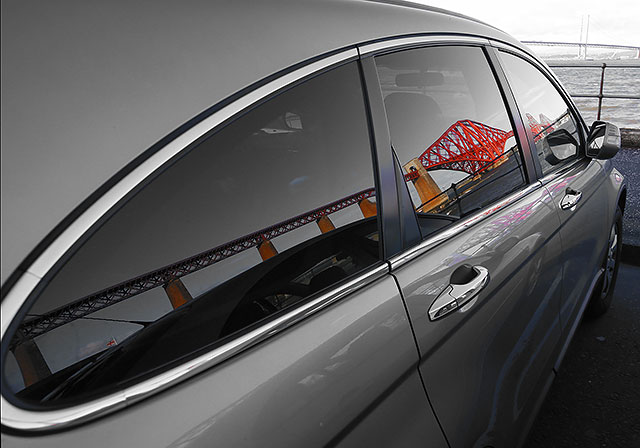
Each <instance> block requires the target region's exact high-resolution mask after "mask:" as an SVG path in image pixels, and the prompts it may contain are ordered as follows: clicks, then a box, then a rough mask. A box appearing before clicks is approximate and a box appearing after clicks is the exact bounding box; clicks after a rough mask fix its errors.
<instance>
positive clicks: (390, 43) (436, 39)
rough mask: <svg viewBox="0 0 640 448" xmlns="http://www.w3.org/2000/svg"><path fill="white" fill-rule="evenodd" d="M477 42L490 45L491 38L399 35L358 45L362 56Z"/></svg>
mask: <svg viewBox="0 0 640 448" xmlns="http://www.w3.org/2000/svg"><path fill="white" fill-rule="evenodd" d="M433 43H438V44H448V43H450V44H465V43H466V44H477V45H488V44H489V40H488V39H486V38H480V37H475V36H454V35H446V34H441V35H431V36H415V37H398V38H392V39H389V40H385V41H382V42H375V43H372V44H365V45H362V46H359V47H358V51H359V52H360V56H366V55H370V54H372V53H378V52H381V51H386V50H395V49H402V48H410V47H419V46H422V45H424V44H433Z"/></svg>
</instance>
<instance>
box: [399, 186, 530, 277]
mask: <svg viewBox="0 0 640 448" xmlns="http://www.w3.org/2000/svg"><path fill="white" fill-rule="evenodd" d="M541 187H542V184H541V183H540V181H536V183H534V184H531V185H528V186H526V187H525V188H523V189H522V190H519V191H517V192H515V193H512V194H511V195H509V196H507V197H505V198H502V199H500V200H499V201H497V202H496V203H494V204H492V205H489V206H488V207H486V208H485V209H484V210H481V211H479V212H477V213H474V214H473V215H471V216H469V217H467V218H464V219H463V220H461V221H460V222H458V223H456V224H455V225H453V226H452V227H450V228H448V229H445V230H443V231H442V232H440V233H438V234H436V235H434V236H432V237H430V238H427V239H426V240H424V241H422V242H421V243H419V244H418V245H416V246H414V247H412V248H410V249H408V250H406V251H404V252H403V253H401V254H398V255H396V256H394V257H393V258H391V259H390V260H389V265H390V267H391V271H392V272H393V271H394V270H396V269H398V268H400V267H401V266H403V265H404V264H406V263H408V262H410V261H412V260H414V259H415V258H417V257H419V256H421V255H423V254H425V253H426V252H428V251H430V250H431V249H433V248H434V247H436V246H438V245H440V244H441V243H443V242H445V241H447V240H448V239H450V238H453V237H455V236H457V235H459V234H460V233H462V232H464V231H465V230H467V229H469V228H470V227H473V226H474V225H476V224H478V223H479V222H482V221H484V220H485V219H486V218H488V217H490V216H492V215H495V214H496V213H498V212H500V211H502V210H504V209H505V208H506V207H508V206H510V205H512V204H514V203H516V202H518V201H519V200H520V199H522V198H524V197H525V196H527V195H528V194H530V193H532V192H534V191H536V190H538V189H540V188H541Z"/></svg>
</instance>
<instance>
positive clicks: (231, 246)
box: [4, 64, 380, 402]
mask: <svg viewBox="0 0 640 448" xmlns="http://www.w3.org/2000/svg"><path fill="white" fill-rule="evenodd" d="M373 185H374V182H373V168H372V162H371V149H370V146H369V133H368V129H367V124H366V115H365V111H364V99H363V97H362V93H361V84H360V78H359V73H358V70H357V67H356V66H355V64H348V65H346V66H343V67H340V68H337V69H335V70H332V71H330V72H327V73H325V74H323V75H321V76H318V77H315V78H313V79H311V80H309V81H307V82H305V83H303V84H300V85H299V86H297V87H294V88H292V89H290V90H288V91H286V92H283V93H281V94H279V95H277V96H276V97H275V98H273V99H272V100H270V101H268V102H266V103H264V104H262V105H260V106H259V107H257V108H255V109H253V110H251V111H250V112H248V113H247V114H245V115H244V116H242V117H241V118H239V119H237V120H235V121H233V122H232V123H230V124H229V125H227V126H226V127H225V128H224V129H223V130H222V131H220V132H218V133H216V134H214V135H212V136H210V137H208V138H207V139H206V140H204V141H203V142H201V143H200V144H199V145H198V146H197V147H195V148H194V149H193V151H191V152H190V153H189V154H187V155H186V156H185V157H183V158H182V159H180V160H179V161H177V162H176V163H175V164H174V165H173V166H171V167H170V168H169V169H168V170H167V171H165V172H164V173H162V174H161V175H160V176H158V177H157V178H156V179H155V180H154V181H153V182H152V183H151V184H150V185H149V186H147V187H146V188H144V189H143V190H142V191H140V192H139V193H138V194H137V195H136V196H135V197H134V198H132V199H131V200H130V201H129V202H128V203H126V204H125V205H124V206H123V207H122V209H121V210H119V211H118V212H117V213H116V214H115V215H114V216H113V217H111V218H110V219H109V220H108V221H107V222H106V223H105V224H104V225H103V226H102V227H101V228H100V229H99V230H98V231H97V232H96V233H95V234H94V235H93V236H92V237H91V238H89V240H88V241H87V242H86V243H85V244H84V246H83V247H81V248H80V249H79V250H78V252H77V253H76V254H74V256H73V257H72V258H71V259H70V260H69V262H68V263H67V264H66V265H65V266H64V267H63V269H62V270H61V271H60V272H59V273H58V274H57V275H56V277H55V278H54V279H53V280H52V281H51V283H50V284H49V285H48V286H47V288H46V289H45V291H44V292H43V293H42V294H41V296H40V297H39V298H38V300H37V301H36V303H35V304H34V306H33V307H32V308H31V309H30V310H29V313H28V315H27V318H26V319H25V320H24V322H23V323H22V324H21V325H20V327H19V329H18V331H17V332H16V334H15V335H14V336H13V339H12V341H11V347H10V348H11V354H10V355H9V358H10V359H9V362H7V363H5V370H4V374H5V378H6V379H7V382H8V383H9V384H10V386H11V388H12V390H13V391H14V392H18V394H17V395H18V396H19V397H21V398H23V399H27V400H32V401H40V402H52V401H59V400H63V399H71V398H76V397H78V396H89V395H92V394H99V393H103V392H104V391H109V389H110V388H113V387H116V386H117V387H122V386H123V385H126V384H129V383H131V382H133V381H137V380H139V379H140V378H143V377H145V376H146V375H150V374H151V373H152V372H155V371H157V370H158V369H165V368H167V367H169V366H171V365H172V364H175V363H177V362H183V361H184V359H186V358H187V357H193V356H196V355H197V354H198V353H201V352H202V351H203V350H208V349H210V348H211V346H212V345H214V344H218V343H221V341H224V340H226V339H225V338H227V337H229V336H232V335H235V334H237V333H238V332H243V331H246V330H247V329H248V328H250V327H252V326H253V325H256V324H258V323H259V322H261V321H263V319H266V318H270V317H272V316H273V315H275V314H277V313H279V312H281V311H283V310H286V309H288V308H290V307H292V306H295V305H296V304H298V303H300V302H301V301H303V300H305V299H306V298H308V297H310V296H313V295H315V294H317V293H320V292H321V291H323V290H325V289H326V288H329V287H331V286H333V285H336V284H338V283H340V282H342V281H344V280H345V279H347V278H348V277H350V276H352V275H354V274H356V273H358V272H360V271H362V270H363V269H365V268H367V267H369V266H371V265H372V264H374V263H376V262H378V261H379V259H380V247H379V241H378V239H379V238H378V218H377V206H376V192H375V190H374V188H373Z"/></svg>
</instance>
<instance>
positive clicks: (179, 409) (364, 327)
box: [2, 275, 446, 448]
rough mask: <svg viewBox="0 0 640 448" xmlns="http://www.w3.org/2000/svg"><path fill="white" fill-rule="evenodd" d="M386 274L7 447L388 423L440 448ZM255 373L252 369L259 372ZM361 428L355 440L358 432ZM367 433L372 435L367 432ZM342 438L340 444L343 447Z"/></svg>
mask: <svg viewBox="0 0 640 448" xmlns="http://www.w3.org/2000/svg"><path fill="white" fill-rule="evenodd" d="M416 363H417V352H416V347H415V343H414V340H413V336H412V334H411V330H410V327H409V322H408V320H407V316H406V312H405V309H404V306H403V304H402V301H401V298H400V295H399V294H398V291H397V286H396V284H395V281H394V280H393V278H392V277H391V276H389V275H386V276H385V277H383V278H381V279H380V280H378V281H377V282H375V283H374V284H371V285H369V286H367V287H365V288H364V289H363V290H361V291H359V292H357V293H355V294H353V295H351V296H349V297H347V298H345V299H344V300H342V301H341V302H340V303H338V304H336V305H335V306H333V307H331V308H329V309H327V310H326V311H324V312H322V313H320V314H319V315H315V316H314V318H313V319H310V320H308V321H306V322H305V324H304V325H298V326H296V327H293V328H291V329H289V330H288V331H285V332H283V333H280V334H278V335H277V336H275V337H273V338H271V339H269V340H268V341H266V342H264V343H263V344H262V345H260V346H259V347H257V348H255V349H251V350H247V351H245V352H244V353H242V354H240V355H238V356H237V357H235V358H232V359H231V360H228V361H227V362H225V363H224V364H222V365H220V366H218V367H216V368H214V369H213V370H210V371H207V372H206V374H202V375H199V376H197V377H195V378H193V379H192V380H190V381H187V382H184V383H182V384H180V385H178V386H177V387H174V388H172V389H171V390H168V391H166V392H165V393H163V394H160V395H156V396H155V397H152V398H150V399H148V400H145V401H143V402H141V403H139V404H137V405H136V406H132V407H129V408H127V409H125V410H122V411H121V412H118V413H115V414H112V415H111V416H108V417H106V418H103V419H100V420H97V421H94V422H90V423H88V424H86V425H83V426H81V427H78V428H76V429H74V430H72V431H65V432H60V433H56V434H50V435H47V436H44V437H43V436H36V437H27V438H24V437H16V436H13V435H7V434H3V436H2V442H3V445H4V444H5V443H7V445H5V446H16V447H19V446H30V447H37V446H47V447H55V446H60V447H63V446H65V447H66V446H86V445H91V446H93V447H96V448H97V447H100V446H104V447H108V446H139V447H158V446H176V447H177V446H180V447H186V446H189V447H197V446H237V447H240V446H273V447H281V446H325V445H326V444H328V443H332V444H336V445H340V446H362V445H359V443H362V442H363V441H365V440H366V441H367V442H368V444H375V443H376V440H378V437H379V433H378V431H374V430H372V429H371V428H376V427H377V428H381V427H385V424H386V423H387V419H388V418H390V416H393V417H392V418H393V421H396V422H397V421H402V422H403V429H404V431H405V435H404V437H405V439H404V443H403V445H404V446H415V445H416V444H419V443H420V444H421V443H423V442H425V441H429V442H430V443H431V445H429V446H433V447H445V446H446V443H445V442H444V439H443V437H442V433H441V431H440V428H439V427H438V426H437V423H436V421H435V419H434V417H433V415H432V414H431V411H430V408H429V405H428V401H427V398H426V395H425V392H424V389H423V387H422V384H421V383H420V380H419V377H418V375H417V371H416V369H415V366H416ZM256 366H259V368H256ZM359 425H364V426H362V428H363V429H360V430H359V432H358V431H357V432H355V433H354V434H351V435H350V433H351V432H352V430H355V428H359ZM367 428H369V429H367ZM343 438H345V440H344V444H342V443H341V441H342V439H343Z"/></svg>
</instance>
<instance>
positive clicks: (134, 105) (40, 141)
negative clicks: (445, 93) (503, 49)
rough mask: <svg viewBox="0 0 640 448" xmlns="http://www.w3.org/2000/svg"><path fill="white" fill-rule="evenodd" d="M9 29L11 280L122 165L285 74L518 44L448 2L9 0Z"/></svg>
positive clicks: (5, 176) (4, 271)
mask: <svg viewBox="0 0 640 448" xmlns="http://www.w3.org/2000/svg"><path fill="white" fill-rule="evenodd" d="M265 21H268V22H269V23H270V26H269V27H268V37H265V27H264V23H265ZM327 24H330V26H328V25H327ZM1 28H2V52H1V54H2V92H1V93H2V95H1V96H2V176H1V179H2V214H1V215H2V218H1V219H2V223H1V224H2V225H1V226H0V228H1V235H2V238H1V246H2V260H3V262H2V267H1V276H0V281H1V283H3V284H4V283H5V281H6V280H7V278H8V277H9V275H10V274H11V273H12V272H13V271H14V269H16V268H17V267H18V265H19V264H20V263H21V262H22V261H23V260H24V258H25V257H26V256H27V255H28V254H29V253H30V251H32V250H33V249H34V248H35V247H36V245H37V244H38V243H39V242H40V241H41V240H42V239H43V238H44V237H45V236H46V235H47V234H48V233H49V232H50V231H51V229H53V228H54V227H55V226H56V225H57V224H58V223H60V222H61V221H62V220H63V219H64V218H65V217H66V216H67V215H68V214H69V213H70V212H72V211H73V210H74V209H75V208H76V207H78V206H79V205H80V204H81V203H82V202H83V201H84V200H85V198H87V196H88V195H89V194H90V193H92V192H93V191H95V190H97V189H98V188H99V187H100V186H101V185H103V184H104V183H105V182H107V181H108V180H109V179H110V178H111V177H112V176H114V175H115V174H116V173H117V172H118V171H120V170H121V169H122V168H123V167H124V166H126V165H127V164H129V163H130V162H132V161H134V160H135V159H136V157H139V156H141V155H143V154H144V156H142V157H143V158H144V157H148V156H149V153H145V151H147V150H149V152H150V153H153V152H155V151H157V150H158V149H159V148H160V147H162V146H163V145H164V144H166V143H167V141H166V140H167V139H168V140H172V139H173V138H175V137H176V136H177V135H179V134H181V133H182V132H184V130H185V128H188V127H190V126H192V125H193V124H194V122H197V121H200V120H201V119H202V118H203V116H207V115H210V114H211V111H210V110H209V109H210V108H212V107H213V106H216V105H217V104H219V103H220V102H221V101H223V100H225V99H227V98H229V97H230V96H232V95H234V94H236V93H237V92H238V91H240V90H242V89H244V88H247V87H248V86H251V85H253V84H254V83H256V82H259V81H261V80H263V79H265V78H267V77H270V76H273V75H274V74H276V73H279V72H281V71H282V70H284V69H287V68H289V67H292V66H294V65H295V64H300V63H303V62H304V61H307V60H309V59H311V58H317V57H318V56H319V55H322V54H326V53H328V52H333V51H336V50H339V49H342V48H345V47H353V46H354V45H355V44H358V43H363V42H368V41H372V40H377V39H381V38H386V37H391V36H396V35H403V34H404V35H406V34H416V33H436V34H437V33H462V34H482V35H488V36H491V37H494V38H496V39H500V40H503V41H506V42H509V43H511V44H512V45H521V44H519V43H517V41H515V40H514V39H513V38H511V37H510V36H508V35H506V34H505V33H503V32H501V31H499V30H497V29H495V28H492V27H489V26H487V25H484V24H481V23H479V22H477V21H475V20H472V19H469V18H463V17H462V16H455V15H452V14H446V15H445V14H444V11H442V10H438V9H428V8H419V7H407V5H404V6H402V5H393V4H384V3H376V2H365V1H360V0H331V1H329V2H326V1H322V2H319V1H315V2H312V1H300V0H277V1H276V2H273V1H270V2H255V1H248V0H244V1H235V2H215V1H206V0H189V1H187V2H180V3H175V2H172V1H166V0H162V1H152V2H127V1H117V2H100V1H89V2H84V1H75V0H63V1H60V2H56V3H55V4H51V3H48V2H37V3H33V2H22V1H7V2H3V3H2V27H1ZM43 36H46V38H43ZM190 120H193V121H192V122H190ZM163 140H164V141H163ZM34 161H38V163H34ZM135 163H139V161H136V162H135ZM25 268H26V267H25Z"/></svg>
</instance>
